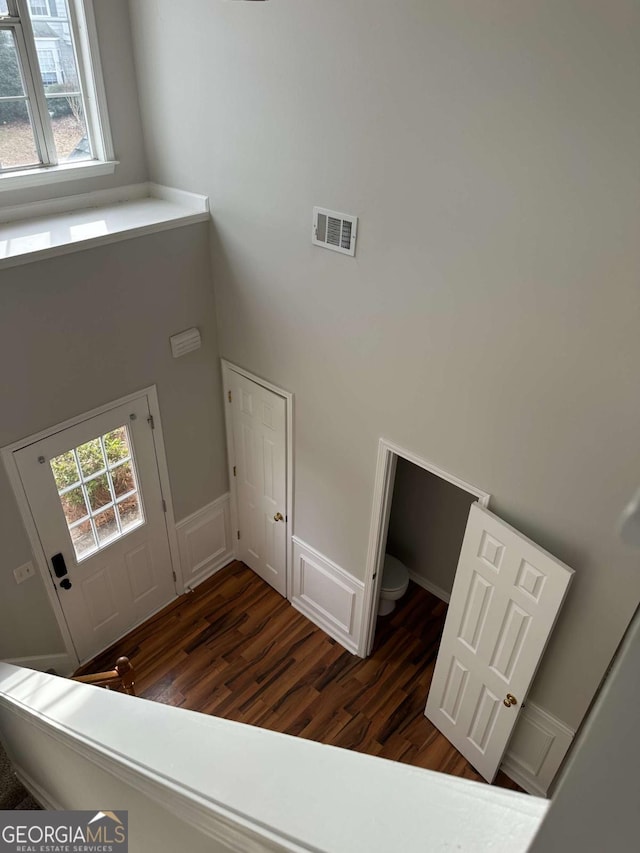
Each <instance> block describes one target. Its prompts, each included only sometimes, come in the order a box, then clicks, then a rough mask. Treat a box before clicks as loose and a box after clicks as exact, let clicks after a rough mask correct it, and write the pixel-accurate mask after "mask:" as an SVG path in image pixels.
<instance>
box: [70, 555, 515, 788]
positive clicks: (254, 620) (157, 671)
mask: <svg viewBox="0 0 640 853" xmlns="http://www.w3.org/2000/svg"><path fill="white" fill-rule="evenodd" d="M446 611H447V608H446V605H445V604H444V603H443V602H442V601H439V600H438V599H437V598H435V597H434V596H432V595H431V594H430V593H428V592H426V591H425V590H423V589H421V588H420V587H417V586H415V585H414V584H411V585H410V590H409V593H408V594H407V595H406V596H405V597H404V598H403V600H402V601H400V602H399V604H398V607H397V608H396V610H395V611H394V612H393V613H392V614H391V615H390V616H388V617H384V618H382V619H380V620H379V624H378V629H377V633H376V643H375V648H374V651H373V654H372V655H371V656H370V657H369V658H368V659H367V660H361V659H360V658H358V657H356V656H355V655H352V654H351V653H350V652H348V651H346V650H345V649H343V648H342V646H340V645H339V644H338V643H337V642H336V641H335V640H333V639H332V638H330V637H328V636H327V635H326V634H325V633H324V632H323V631H321V630H320V628H317V627H316V626H315V625H313V624H312V623H311V622H309V620H308V619H306V618H305V617H304V616H303V615H302V614H301V613H299V612H298V611H297V610H295V609H294V608H293V607H291V605H290V604H289V603H288V602H287V601H286V600H285V599H283V598H282V597H281V596H280V595H278V593H276V592H275V591H274V590H273V589H271V588H270V587H269V586H268V585H267V584H266V583H264V581H262V580H261V579H260V578H258V577H257V575H255V574H254V573H253V572H252V571H250V570H249V569H248V568H247V567H246V566H244V565H243V564H242V563H238V562H234V563H231V564H230V565H229V566H227V567H226V568H224V569H223V570H222V571H220V572H218V573H217V574H216V575H214V576H213V577H212V578H210V579H209V580H207V581H205V583H203V584H201V585H200V586H199V587H198V588H197V589H196V590H195V591H193V592H190V593H188V594H186V595H183V596H181V597H180V599H178V600H177V601H175V602H172V603H171V604H170V605H169V606H168V607H166V608H165V609H164V610H163V611H161V612H160V613H158V614H156V615H155V616H153V617H152V618H151V619H150V620H148V621H147V622H145V624H144V625H141V626H140V627H139V628H136V629H135V630H134V631H132V632H131V633H130V634H129V635H127V636H126V637H124V638H123V639H122V640H120V641H119V642H118V643H116V644H115V645H114V646H112V647H111V648H110V649H107V650H106V651H105V652H103V653H101V654H100V655H99V656H98V657H97V658H95V659H94V660H93V661H92V662H91V663H90V664H87V665H86V666H84V667H82V668H81V669H80V670H79V671H78V674H83V673H86V672H91V671H97V670H106V669H110V668H112V666H113V664H114V661H115V660H116V658H117V657H119V656H120V655H127V657H129V658H130V659H131V661H132V663H133V665H134V667H135V670H136V689H137V692H138V695H139V696H142V697H144V698H146V699H150V700H153V701H156V702H164V703H166V704H169V705H175V706H179V707H182V708H188V709H190V710H192V711H199V712H201V713H205V714H215V715H217V716H220V717H225V718H226V719H230V720H236V721H238V722H243V723H248V724H251V725H255V726H261V727H263V728H266V729H270V730H272V731H279V732H285V733H287V734H290V735H295V736H298V737H304V738H308V739H311V740H315V741H318V742H320V743H328V744H333V745H334V746H341V747H344V748H346V749H355V750H358V751H360V752H366V753H368V754H370V755H379V756H381V757H383V758H388V759H391V760H393V761H401V762H404V763H407V764H413V765H415V766H418V767H426V768H429V769H431V770H438V771H441V772H445V773H450V774H453V775H456V776H462V777H464V778H467V779H474V780H476V781H482V780H481V779H480V777H479V775H478V773H477V772H476V771H475V770H474V768H473V767H471V766H470V765H469V763H468V762H467V761H466V760H465V759H464V757H463V756H462V755H460V753H459V752H457V751H456V750H455V749H454V747H453V746H452V745H451V744H450V743H449V741H447V740H446V738H445V737H444V736H443V735H442V734H441V733H440V732H439V731H438V730H437V729H436V728H435V727H434V726H433V725H432V724H431V723H430V722H429V720H427V719H426V717H425V716H424V706H425V702H426V698H427V694H428V692H429V685H430V684H431V678H432V675H433V668H434V663H435V659H436V655H437V653H438V645H439V643H440V637H441V634H442V628H443V625H444V620H445V617H446ZM495 784H497V785H500V786H502V787H506V788H512V789H515V790H519V789H518V786H517V785H516V784H515V783H514V782H512V781H511V780H510V779H508V778H507V777H506V776H505V775H504V774H502V773H499V774H498V777H497V779H496V782H495Z"/></svg>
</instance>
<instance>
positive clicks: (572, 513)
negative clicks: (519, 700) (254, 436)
mask: <svg viewBox="0 0 640 853" xmlns="http://www.w3.org/2000/svg"><path fill="white" fill-rule="evenodd" d="M131 14H132V24H133V33H134V51H135V55H136V66H137V70H138V75H139V80H138V83H139V89H140V104H141V109H142V114H143V125H144V128H145V138H146V140H147V146H148V156H149V168H150V174H151V176H152V177H153V179H155V180H158V181H160V182H163V183H166V184H169V185H173V186H178V187H181V188H184V189H187V190H194V191H197V192H203V193H207V194H209V195H210V197H211V199H212V205H213V215H214V226H215V227H214V240H213V259H214V282H215V287H216V299H217V308H218V318H219V327H220V339H221V350H222V353H223V354H224V355H225V356H226V357H227V358H230V359H231V360H233V361H235V362H237V363H238V364H240V365H242V366H244V367H246V368H248V369H251V370H254V371H255V372H257V373H259V374H261V375H262V376H265V377H267V378H269V379H270V380H272V381H273V382H275V383H278V384H279V385H281V386H283V387H285V388H287V389H289V390H291V391H293V392H295V395H296V397H295V458H296V469H295V532H296V534H297V535H298V536H300V537H301V538H302V539H303V540H306V541H307V542H309V544H311V545H313V546H314V547H316V548H318V549H319V550H320V551H322V552H323V553H325V554H326V555H327V556H328V557H330V558H331V559H333V560H335V561H336V562H337V563H338V564H340V565H341V566H343V567H344V568H345V569H346V570H347V571H349V572H351V573H353V574H354V575H355V576H356V577H358V578H362V577H363V576H364V570H365V560H366V553H367V541H368V535H369V524H370V514H371V504H372V493H373V483H374V473H375V464H376V452H377V442H378V439H379V437H380V436H384V437H386V438H387V439H389V440H391V441H394V442H395V443H397V444H399V445H400V446H402V447H406V448H408V449H410V450H412V451H413V452H415V453H417V454H419V455H420V456H422V457H424V458H426V459H429V460H431V461H432V462H434V463H435V464H436V465H438V466H439V467H441V468H444V469H445V470H447V471H450V472H452V473H453V474H456V475H457V476H458V477H460V478H461V479H464V480H466V481H467V482H471V483H475V484H476V485H477V486H479V487H480V488H482V489H484V490H485V491H487V492H489V493H491V494H492V495H493V496H494V500H493V504H492V505H493V509H494V511H495V512H496V513H498V514H499V515H501V516H502V517H503V518H505V520H507V521H508V522H509V523H511V524H513V525H514V526H516V527H518V528H520V529H521V530H522V531H523V532H524V533H525V534H527V535H528V536H530V537H531V538H532V539H534V540H535V541H537V542H539V543H540V544H541V545H543V546H544V547H546V548H547V549H549V550H550V551H551V552H553V553H554V554H556V555H557V556H558V557H559V558H560V559H563V560H564V561H565V562H567V563H568V564H569V565H570V566H572V567H573V568H575V570H576V579H575V583H574V584H573V585H572V589H571V590H570V594H569V598H568V601H567V604H566V606H565V608H564V611H563V614H562V617H561V620H560V623H559V625H558V627H557V629H556V631H555V632H554V636H553V638H552V641H551V644H550V646H549V648H548V651H547V654H546V656H545V660H544V662H543V664H542V667H541V669H540V671H539V675H538V677H537V679H536V683H535V686H534V688H533V690H532V693H531V697H530V698H531V700H532V701H535V702H536V703H538V704H539V705H542V706H543V707H544V708H546V709H547V710H548V711H549V712H551V713H552V714H555V715H556V716H558V717H559V718H560V719H561V720H563V721H564V722H565V723H567V724H568V725H570V726H576V725H577V724H578V723H579V721H580V719H581V717H582V716H583V714H584V712H585V710H586V708H587V706H588V704H589V702H590V700H591V697H592V696H593V693H594V691H595V689H596V687H597V685H598V683H599V681H600V678H601V677H602V674H603V672H604V670H605V668H606V665H607V663H608V661H609V660H610V658H611V655H612V653H613V651H614V649H615V647H616V645H617V643H618V641H619V639H620V637H621V635H622V632H623V630H624V628H625V626H626V625H627V623H628V622H629V620H630V618H631V614H632V612H633V610H634V608H635V605H636V603H637V601H638V597H639V595H640V578H639V577H638V575H637V573H636V572H635V568H636V564H637V556H636V555H632V554H630V553H628V552H627V551H625V550H624V548H623V547H622V545H621V544H620V543H619V541H618V540H617V537H616V534H615V530H614V526H615V521H616V517H617V515H618V513H619V512H620V510H621V509H622V507H623V506H624V504H625V502H626V501H627V500H628V498H629V496H630V495H632V494H633V493H634V492H635V490H636V489H637V486H638V477H639V461H640V460H639V455H638V435H639V434H640V397H639V395H638V393H637V390H638V389H637V378H638V364H639V363H640V335H639V334H638V328H639V320H640V287H639V286H638V279H639V271H640V241H639V240H638V229H639V228H640V186H639V176H640V171H639V169H638V156H639V155H638V150H639V149H638V142H639V140H640V109H638V107H639V103H638V79H639V75H640V52H639V51H638V49H637V46H638V38H639V36H640V6H638V4H637V3H635V2H631V0H611V2H608V3H602V0H536V2H530V3H513V2H511V0H486V2H483V3H477V2H475V0H447V2H443V0H394V2H389V0H349V2H344V0H322V2H319V3H310V2H300V0H270V2H268V3H227V2H223V0H185V2H184V3H183V4H181V6H180V23H179V27H177V28H176V26H175V22H176V17H175V3H174V2H172V0H135V2H134V3H132V4H131ZM314 204H318V205H323V206H327V207H332V208H335V209H337V210H342V211H346V212H350V213H355V214H358V215H359V216H360V217H361V219H360V234H359V241H358V251H357V256H356V258H355V259H350V258H347V257H343V256H341V255H338V254H335V253H332V252H328V251H325V250H322V249H319V248H316V247H313V246H312V245H311V239H310V238H311V227H310V226H311V209H312V206H313V205H314Z"/></svg>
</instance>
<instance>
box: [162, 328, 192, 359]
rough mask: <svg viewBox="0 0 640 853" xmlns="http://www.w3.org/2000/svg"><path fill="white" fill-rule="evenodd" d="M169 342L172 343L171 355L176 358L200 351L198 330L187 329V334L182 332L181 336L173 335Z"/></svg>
mask: <svg viewBox="0 0 640 853" xmlns="http://www.w3.org/2000/svg"><path fill="white" fill-rule="evenodd" d="M169 340H170V341H171V354H172V355H173V357H174V358H180V356H181V355H186V354H187V353H188V352H193V351H194V350H196V349H200V332H199V331H198V330H197V329H187V330H186V332H180V334H179V335H172V336H171V338H169Z"/></svg>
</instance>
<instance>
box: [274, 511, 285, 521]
mask: <svg viewBox="0 0 640 853" xmlns="http://www.w3.org/2000/svg"><path fill="white" fill-rule="evenodd" d="M273 520H274V521H284V515H283V514H282V513H281V512H277V513H276V514H275V515H274V516H273Z"/></svg>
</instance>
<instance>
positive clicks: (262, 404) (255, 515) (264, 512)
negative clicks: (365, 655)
mask: <svg viewBox="0 0 640 853" xmlns="http://www.w3.org/2000/svg"><path fill="white" fill-rule="evenodd" d="M228 377H229V380H228V381H229V389H228V392H229V393H230V395H231V396H230V400H229V402H230V404H231V410H232V417H231V423H232V429H233V449H234V452H233V459H234V468H235V471H234V473H235V484H236V489H235V492H236V502H237V512H238V538H239V541H238V557H239V559H240V560H242V561H243V562H244V563H246V564H247V565H248V566H249V567H250V568H251V569H253V571H254V572H256V574H258V575H260V577H261V578H262V579H263V580H265V581H266V582H267V583H268V584H270V585H271V586H272V587H273V588H274V589H275V590H277V591H278V592H279V593H280V594H281V595H284V596H286V594H287V558H286V553H287V523H288V521H287V517H286V513H287V468H286V441H287V435H286V403H285V400H284V398H283V397H280V396H279V395H278V394H274V393H273V392H272V391H269V390H268V389H267V388H264V387H263V386H262V385H259V384H258V383H256V382H253V381H252V380H251V379H247V378H246V377H244V376H241V375H240V374H239V373H236V372H235V371H233V370H230V371H229V372H228Z"/></svg>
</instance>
